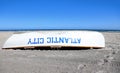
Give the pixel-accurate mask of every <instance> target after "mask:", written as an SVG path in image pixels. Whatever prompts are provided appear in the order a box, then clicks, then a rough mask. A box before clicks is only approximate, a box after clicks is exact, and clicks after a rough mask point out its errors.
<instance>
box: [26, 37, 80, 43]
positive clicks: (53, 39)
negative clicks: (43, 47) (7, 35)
mask: <svg viewBox="0 0 120 73" xmlns="http://www.w3.org/2000/svg"><path fill="white" fill-rule="evenodd" d="M80 42H81V38H67V37H47V38H29V40H28V44H44V43H72V44H73V43H80Z"/></svg>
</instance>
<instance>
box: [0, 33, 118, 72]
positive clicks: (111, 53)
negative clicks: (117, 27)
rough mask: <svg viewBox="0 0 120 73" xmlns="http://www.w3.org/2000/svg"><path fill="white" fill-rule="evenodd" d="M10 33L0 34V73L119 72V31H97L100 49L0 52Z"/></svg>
mask: <svg viewBox="0 0 120 73" xmlns="http://www.w3.org/2000/svg"><path fill="white" fill-rule="evenodd" d="M13 33H15V32H14V31H9V32H8V31H1V32H0V73H120V32H101V33H102V34H103V35H104V37H105V45H106V47H105V48H102V49H88V50H83V49H82V50H42V51H41V50H2V46H3V44H4V42H5V41H6V40H7V38H8V37H9V36H11V35H12V34H13Z"/></svg>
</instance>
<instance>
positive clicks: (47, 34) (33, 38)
mask: <svg viewBox="0 0 120 73" xmlns="http://www.w3.org/2000/svg"><path fill="white" fill-rule="evenodd" d="M36 47H51V48H54V47H55V48H61V47H85V48H86V47H88V48H102V47H105V40H104V36H103V35H102V34H101V33H99V32H96V31H65V30H64V31H36V32H26V33H16V34H13V35H12V36H11V37H9V38H8V39H7V40H6V42H5V44H4V45H3V49H14V48H36Z"/></svg>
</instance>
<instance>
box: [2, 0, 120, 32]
mask: <svg viewBox="0 0 120 73" xmlns="http://www.w3.org/2000/svg"><path fill="white" fill-rule="evenodd" d="M0 29H2V30H3V29H113V30H120V1H119V0H0Z"/></svg>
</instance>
